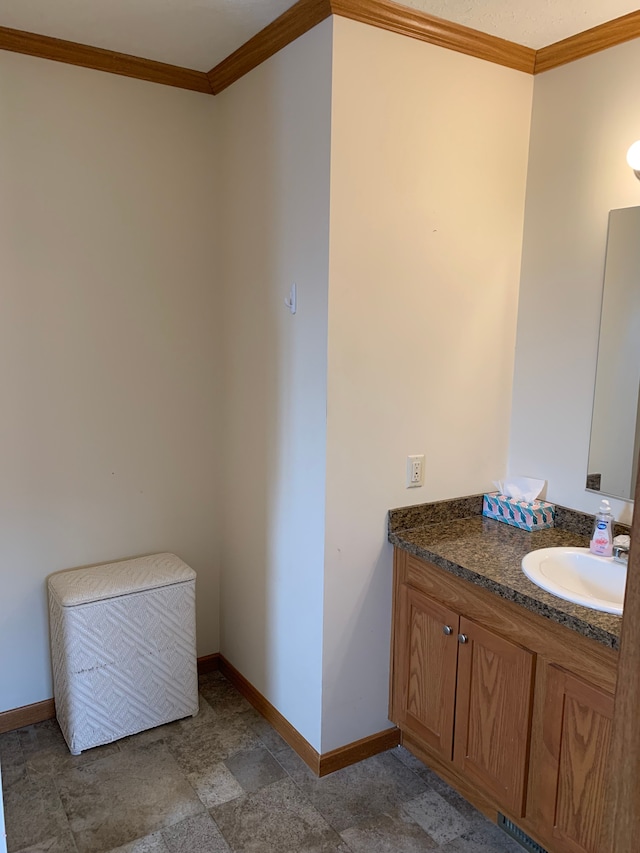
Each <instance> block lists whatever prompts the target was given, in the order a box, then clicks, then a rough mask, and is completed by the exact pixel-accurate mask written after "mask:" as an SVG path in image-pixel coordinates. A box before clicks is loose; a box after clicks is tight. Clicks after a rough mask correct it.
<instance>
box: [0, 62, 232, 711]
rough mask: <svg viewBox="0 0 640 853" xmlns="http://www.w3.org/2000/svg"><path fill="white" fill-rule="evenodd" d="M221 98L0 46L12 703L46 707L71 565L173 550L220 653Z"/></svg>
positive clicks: (5, 659) (4, 517)
mask: <svg viewBox="0 0 640 853" xmlns="http://www.w3.org/2000/svg"><path fill="white" fill-rule="evenodd" d="M213 104H214V102H213V99H211V98H207V97H206V96H204V95H198V94H195V93H187V92H182V91H178V90H175V89H170V88H168V87H164V86H153V85H151V84H148V83H144V82H141V81H135V80H128V79H126V78H122V77H116V76H112V75H108V74H100V73H98V72H94V71H89V70H86V69H79V68H73V67H71V66H68V65H62V64H58V63H51V62H46V61H42V60H39V59H34V58H30V57H24V56H18V55H17V54H10V53H0V257H1V258H2V270H1V273H0V276H1V280H2V287H1V301H2V307H1V310H0V361H1V363H2V370H1V371H0V396H1V399H2V417H1V418H0V447H1V448H2V450H1V455H2V465H1V468H0V470H1V474H0V525H1V533H0V578H1V580H0V583H1V585H2V586H1V591H0V673H1V674H2V675H1V677H0V710H4V709H8V708H14V707H17V706H20V705H25V704H28V703H31V702H37V701H39V700H42V699H46V698H48V697H50V696H51V695H52V694H51V683H50V667H49V648H48V634H47V632H48V627H47V616H46V596H45V578H46V576H47V575H48V574H49V573H50V572H53V571H56V570H58V569H63V568H66V567H71V566H77V565H81V564H87V563H93V562H101V561H105V560H111V559H118V558H121V557H127V556H131V555H137V554H143V553H148V552H154V551H163V550H170V551H175V552H176V553H178V554H179V555H180V556H181V557H182V558H183V559H184V560H186V561H187V562H188V563H190V564H191V565H192V566H193V567H194V569H196V571H197V573H198V601H199V608H198V650H199V653H200V654H207V653H210V652H215V651H217V650H218V550H217V520H218V506H219V502H218V488H219V484H218V473H217V460H218V457H219V452H220V451H219V442H220V432H219V424H218V417H219V404H218V392H219V388H218V386H219V381H220V373H219V371H220V352H219V349H220V309H219V294H218V289H217V288H218V270H217V264H218V258H217V251H216V246H215V234H216V227H215V224H216V220H215V216H216V214H215V211H216V205H215V199H216V197H217V194H218V189H217V184H216V176H215V169H214V167H213V165H212V164H213V163H214V160H215V157H214V154H215V149H214V142H213V141H212V140H214V139H215V133H216V123H215V114H214V110H213Z"/></svg>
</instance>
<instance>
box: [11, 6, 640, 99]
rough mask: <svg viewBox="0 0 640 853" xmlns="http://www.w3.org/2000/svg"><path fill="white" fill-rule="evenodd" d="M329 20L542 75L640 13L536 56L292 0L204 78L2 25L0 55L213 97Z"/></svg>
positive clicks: (625, 27)
mask: <svg viewBox="0 0 640 853" xmlns="http://www.w3.org/2000/svg"><path fill="white" fill-rule="evenodd" d="M330 15H338V16H340V17H343V18H350V19H351V20H353V21H358V22H360V23H363V24H369V25H370V26H373V27H379V28H381V29H384V30H388V31H390V32H395V33H399V34H400V35H404V36H408V37H409V38H414V39H418V40H420V41H424V42H427V43H429V44H434V45H437V46H438V47H444V48H446V49H448V50H454V51H456V52H458V53H464V54H467V55H468V56H474V57H476V58H478V59H484V60H487V61H488V62H494V63H496V64H498V65H503V66H506V67H507V68H513V69H515V70H517V71H522V72H525V73H527V74H540V73H542V72H544V71H549V70H550V69H552V68H557V67H558V66H560V65H565V64H566V63H568V62H573V61H575V60H577V59H582V58H583V57H585V56H590V55H591V54H592V53H597V52H599V51H601V50H606V49H607V48H609V47H615V46H616V45H618V44H622V43H623V42H626V41H631V40H632V39H636V38H640V10H638V11H636V12H631V13H630V14H628V15H623V16H622V17H620V18H616V19H615V20H613V21H607V22H606V23H604V24H600V25H599V26H597V27H592V28H591V29H589V30H586V31H585V32H582V33H578V34H577V35H575V36H571V37H570V38H567V39H563V40H562V41H559V42H556V43H555V44H551V45H548V46H547V47H543V48H541V49H540V50H538V51H536V50H534V49H533V48H529V47H525V46H523V45H519V44H516V43H515V42H511V41H507V40H506V39H501V38H498V37H497V36H491V35H488V34H487V33H483V32H480V31H479V30H474V29H471V28H470V27H464V26H462V25H461V24H453V23H451V22H450V21H445V20H444V19H442V18H436V17H433V16H431V15H427V14H426V13H424V12H419V11H417V10H415V9H410V8H408V7H406V6H402V5H400V4H398V3H394V2H392V0H298V2H297V3H296V4H295V5H294V6H292V7H291V8H290V9H288V10H287V11H286V12H284V13H283V14H282V15H280V17H279V18H276V20H275V21H273V22H272V23H271V24H269V25H268V26H267V27H265V28H264V29H263V30H261V31H260V32H259V33H257V34H256V35H255V36H253V38H251V39H249V41H247V42H245V44H243V45H242V46H241V47H239V48H238V49H237V50H236V51H234V52H233V53H232V54H230V55H229V56H228V57H227V58H226V59H223V60H222V62H220V63H219V64H218V65H216V66H215V68H212V69H211V71H209V72H207V73H205V72H204V71H195V70H192V69H190V68H182V67H181V66H179V65H168V64H167V63H164V62H156V61H155V60H153V59H143V58H142V57H139V56H131V55H129V54H126V53H117V52H116V51H112V50H104V49H103V48H99V47H92V46H90V45H86V44H78V43H77V42H72V41H65V40H64V39H56V38H51V37H50V36H43V35H37V34H36V33H27V32H23V31H22V30H14V29H10V28H8V27H0V50H8V51H12V52H14V53H23V54H27V55H29V56H37V57H40V58H41V59H50V60H53V61H55V62H65V63H68V64H70V65H79V66H82V67H84V68H93V69H95V70H97V71H107V72H109V73H111V74H120V75H122V76H124V77H133V78H136V79H138V80H147V81H149V82H151V83H162V84H164V85H166V86H175V87H177V88H179V89H188V90H191V91H194V92H202V93H204V94H207V95H211V94H215V95H217V94H219V93H220V92H222V91H223V90H224V89H226V88H227V87H228V86H230V85H231V84H232V83H234V82H235V81H236V80H239V79H240V78H241V77H243V76H244V75H245V74H247V73H248V72H249V71H251V70H252V69H254V68H256V67H257V66H258V65H260V64H261V63H262V62H264V61H265V60H267V59H269V57H271V56H273V55H274V54H275V53H277V52H278V51H279V50H281V49H282V48H283V47H286V45H288V44H290V43H291V42H292V41H295V40H296V39H297V38H299V37H300V36H301V35H303V34H304V33H306V32H307V30H310V29H312V28H313V27H315V26H316V25H317V24H319V23H320V22H321V21H324V20H325V19H326V18H328V17H329V16H330Z"/></svg>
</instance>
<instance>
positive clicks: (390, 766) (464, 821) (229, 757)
mask: <svg viewBox="0 0 640 853" xmlns="http://www.w3.org/2000/svg"><path fill="white" fill-rule="evenodd" d="M0 763H1V764H2V773H3V783H4V804H5V815H6V824H7V835H8V848H9V853H420V851H440V852H441V853H522V847H520V846H519V845H518V844H516V843H515V842H514V841H512V840H511V839H510V838H508V837H507V836H506V835H505V834H504V833H503V832H502V831H501V830H499V829H498V828H497V827H496V826H494V825H493V824H492V823H490V822H489V821H487V820H486V819H485V818H484V817H483V816H482V815H481V814H479V813H478V812H477V811H475V809H473V808H472V807H471V806H470V805H469V804H468V803H467V802H465V800H463V799H462V798H461V797H460V796H458V794H456V793H455V792H454V791H452V790H451V788H449V787H448V786H447V785H446V784H445V783H444V782H442V781H441V780H440V779H439V778H438V777H437V776H436V775H435V774H433V773H432V772H431V771H429V770H428V769H427V768H426V767H425V766H424V765H423V764H421V763H420V762H419V761H417V760H416V759H415V758H413V756H412V755H410V754H409V753H408V752H407V751H406V750H404V749H403V748H402V747H397V748H396V749H392V750H389V751H388V752H386V753H382V754H381V755H376V756H374V757H373V758H369V759H367V760H366V761H362V762H361V763H360V764H356V765H353V766H352V767H347V768H345V769H344V770H339V771H338V772H337V773H333V774H331V775H330V776H325V777H324V778H323V779H317V778H316V777H315V776H314V775H313V773H311V771H310V770H309V769H308V768H307V766H306V765H305V764H304V763H303V762H302V760H301V759H300V758H298V756H297V755H296V753H295V752H293V750H292V749H290V747H289V746H288V745H287V744H286V743H285V742H284V741H283V740H282V738H280V736H279V735H278V734H277V733H276V732H275V731H274V730H273V729H272V728H271V726H269V724H268V723H267V722H266V721H265V720H264V719H263V718H262V717H261V716H260V715H259V714H258V713H257V712H256V711H254V709H253V708H252V707H251V706H250V705H249V704H248V703H247V702H246V701H245V700H244V699H243V698H242V697H241V696H240V694H239V693H238V692H237V691H236V690H235V689H234V688H233V687H232V686H231V685H230V684H229V682H228V681H226V680H225V679H224V678H223V677H222V676H221V675H220V673H217V672H216V673H211V674H209V675H206V676H204V677H203V678H202V679H201V683H200V713H199V714H198V716H197V717H194V718H190V719H188V720H181V721H179V722H176V723H170V724H169V725H166V726H161V727H160V728H157V729H152V730H151V731H148V732H142V733H141V734H138V735H134V736H133V737H130V738H126V739H124V740H121V741H118V742H117V743H114V744H109V745H108V746H102V747H98V748H96V749H92V750H89V751H87V752H85V753H83V754H82V755H79V756H75V757H74V756H72V755H71V754H70V753H69V751H68V749H67V747H66V745H65V743H64V740H63V738H62V735H61V733H60V730H59V728H58V726H57V723H56V722H55V721H53V720H52V721H48V722H45V723H39V724H37V725H35V726H28V727H27V728H24V729H20V730H19V731H15V732H9V733H7V734H3V735H0Z"/></svg>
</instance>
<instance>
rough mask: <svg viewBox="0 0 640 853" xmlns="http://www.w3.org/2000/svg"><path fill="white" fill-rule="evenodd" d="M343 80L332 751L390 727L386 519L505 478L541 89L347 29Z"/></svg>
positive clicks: (327, 639) (335, 230) (341, 28)
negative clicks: (535, 93)
mask: <svg viewBox="0 0 640 853" xmlns="http://www.w3.org/2000/svg"><path fill="white" fill-rule="evenodd" d="M333 75H334V77H333V104H332V159H331V239H330V286H329V362H328V370H329V376H328V426H327V431H328V437H327V521H326V537H325V612H324V626H325V629H324V661H323V673H324V691H323V732H322V749H323V751H326V750H330V749H333V748H335V747H338V746H340V745H342V744H344V743H347V742H350V741H353V740H356V739H357V738H360V737H363V736H365V735H368V734H371V733H372V732H375V731H378V730H381V729H384V728H386V727H388V725H389V723H388V722H387V717H386V709H387V694H388V656H389V629H390V621H391V606H390V602H391V549H390V547H389V545H388V544H387V543H386V512H387V510H388V509H389V507H391V506H399V505H405V504H413V503H421V502H424V501H431V500H437V499H439V498H449V497H454V496H458V495H464V494H469V493H473V492H478V491H482V490H483V489H487V488H490V487H491V483H492V480H493V479H494V478H495V477H498V476H500V475H501V474H503V473H504V471H505V468H506V460H507V444H508V431H509V413H510V406H511V383H512V371H513V352H514V342H515V324H516V308H517V294H518V278H519V268H520V251H521V240H522V224H523V215H524V194H525V179H526V165H527V148H528V136H529V121H530V111H531V96H532V87H533V80H532V78H531V77H530V76H527V75H525V74H521V73H518V72H515V71H511V70H507V69H505V68H501V67H500V66H498V65H493V64H490V63H488V62H483V61H481V60H477V59H473V58H471V57H467V56H463V55H461V54H458V53H454V52H451V51H447V50H443V49H440V48H437V47H434V46H431V45H426V44H423V43H421V42H418V41H414V40H411V39H407V38H404V37H402V36H398V35H395V34H392V33H388V32H385V31H383V30H379V29H374V28H371V27H367V26H363V25H361V24H357V23H354V22H352V21H348V20H345V19H342V18H336V19H335V21H334V59H333ZM410 453H424V454H425V485H424V487H423V488H421V489H414V490H406V488H405V460H406V456H407V455H408V454H410Z"/></svg>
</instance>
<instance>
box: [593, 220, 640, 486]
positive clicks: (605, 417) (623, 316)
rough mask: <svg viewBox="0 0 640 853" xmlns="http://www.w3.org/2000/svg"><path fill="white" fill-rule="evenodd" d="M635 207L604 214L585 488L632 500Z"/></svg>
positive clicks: (638, 336) (638, 316)
mask: <svg viewBox="0 0 640 853" xmlns="http://www.w3.org/2000/svg"><path fill="white" fill-rule="evenodd" d="M639 391H640V207H625V208H622V209H621V210H612V211H611V212H610V213H609V233H608V236H607V257H606V264H605V271H604V291H603V295H602V315H601V318H600V339H599V343H598V364H597V369H596V386H595V394H594V401H593V418H592V421H591V443H590V445H589V466H588V469H587V472H588V473H587V489H589V490H590V491H597V492H601V493H602V494H603V495H611V496H613V497H616V498H622V499H623V500H632V499H633V495H634V492H635V480H636V471H637V468H638V452H639V449H640V394H639Z"/></svg>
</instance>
